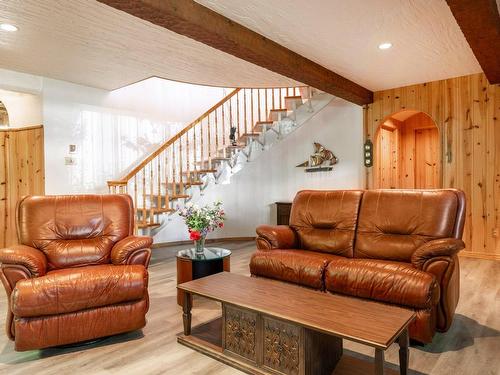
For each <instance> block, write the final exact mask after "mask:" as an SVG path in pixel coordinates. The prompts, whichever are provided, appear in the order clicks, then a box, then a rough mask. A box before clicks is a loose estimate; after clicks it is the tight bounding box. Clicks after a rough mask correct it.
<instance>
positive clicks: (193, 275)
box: [177, 247, 231, 306]
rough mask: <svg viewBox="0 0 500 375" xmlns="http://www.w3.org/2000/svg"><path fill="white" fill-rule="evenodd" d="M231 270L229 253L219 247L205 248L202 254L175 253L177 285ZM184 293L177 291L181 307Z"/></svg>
mask: <svg viewBox="0 0 500 375" xmlns="http://www.w3.org/2000/svg"><path fill="white" fill-rule="evenodd" d="M230 269H231V251H230V250H228V249H223V248H220V247H206V248H205V249H204V251H203V254H196V252H195V249H194V248H191V249H184V250H180V251H178V252H177V285H179V284H182V283H185V282H187V281H191V280H195V279H200V278H202V277H205V276H210V275H213V274H214V273H219V272H222V271H226V272H229V271H230ZM183 301H184V292H183V291H182V290H177V304H178V305H179V306H182V305H183Z"/></svg>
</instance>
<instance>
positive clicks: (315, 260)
mask: <svg viewBox="0 0 500 375" xmlns="http://www.w3.org/2000/svg"><path fill="white" fill-rule="evenodd" d="M464 220H465V196H464V193H463V192H461V191H459V190H454V189H442V190H367V191H301V192H299V193H298V194H297V196H296V197H295V200H294V202H293V205H292V212H291V217H290V225H289V226H287V225H283V226H269V225H263V226H259V227H258V228H257V234H258V237H257V247H258V249H259V250H258V251H257V252H256V253H254V254H253V256H252V258H251V261H250V271H251V274H252V275H254V276H261V277H268V278H273V279H278V280H283V281H287V282H292V283H297V284H300V285H303V286H307V287H311V288H315V289H319V290H324V291H327V292H329V293H337V294H344V295H349V296H354V297H360V298H366V299H371V300H375V301H380V302H384V303H390V304H395V305H399V306H403V307H407V308H411V309H414V310H415V311H416V313H417V318H416V320H415V321H414V323H413V324H412V325H411V326H410V337H411V338H413V339H415V340H417V341H420V342H423V343H428V342H431V341H432V337H433V336H434V333H435V332H436V330H437V331H441V332H444V331H447V330H448V329H449V327H450V325H451V322H452V320H453V315H454V312H455V308H456V306H457V303H458V298H459V279H460V277H459V264H458V257H457V255H456V254H457V253H458V252H459V251H460V250H461V249H463V248H464V247H465V244H464V243H463V241H462V239H461V238H462V233H463V228H464Z"/></svg>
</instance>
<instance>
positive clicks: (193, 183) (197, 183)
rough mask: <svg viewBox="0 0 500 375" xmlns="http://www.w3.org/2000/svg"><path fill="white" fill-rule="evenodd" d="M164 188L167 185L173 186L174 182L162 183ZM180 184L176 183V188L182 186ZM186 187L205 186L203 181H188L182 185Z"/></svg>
mask: <svg viewBox="0 0 500 375" xmlns="http://www.w3.org/2000/svg"><path fill="white" fill-rule="evenodd" d="M161 184H162V185H163V186H165V185H167V186H172V182H162V183H161ZM180 184H181V183H180V182H176V183H175V185H176V186H180ZM182 184H183V185H184V186H186V185H203V182H202V181H187V182H183V183H182Z"/></svg>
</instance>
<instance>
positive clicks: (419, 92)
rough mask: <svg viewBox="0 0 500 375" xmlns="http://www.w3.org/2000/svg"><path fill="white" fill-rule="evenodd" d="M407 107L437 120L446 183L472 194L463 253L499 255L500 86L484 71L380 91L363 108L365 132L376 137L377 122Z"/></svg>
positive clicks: (371, 184)
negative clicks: (486, 75)
mask: <svg viewBox="0 0 500 375" xmlns="http://www.w3.org/2000/svg"><path fill="white" fill-rule="evenodd" d="M405 109H409V110H416V111H422V112H424V113H426V114H428V115H429V116H430V117H431V118H432V120H433V121H434V122H435V123H436V124H437V127H438V130H439V138H440V144H441V160H442V161H441V163H442V166H441V171H440V175H441V177H440V178H441V184H442V186H443V187H452V188H458V189H462V190H463V191H464V192H465V194H466V196H467V219H466V224H465V231H464V240H465V242H466V244H467V248H466V250H465V251H462V252H461V254H462V255H464V256H472V257H478V258H485V259H500V85H490V84H489V83H488V81H487V79H486V77H485V75H484V74H482V73H481V74H474V75H469V76H464V77H457V78H450V79H446V80H442V81H435V82H430V83H424V84H419V85H412V86H407V87H400V88H396V89H391V90H384V91H378V92H376V93H375V95H374V102H373V103H372V104H369V105H367V106H365V109H364V133H365V137H366V138H370V139H372V141H374V136H375V134H376V131H377V128H378V126H379V125H380V124H381V123H383V122H384V120H385V119H386V118H388V117H389V116H390V115H392V114H394V113H397V112H400V111H402V110H405ZM374 144H375V142H374ZM376 162H377V160H376V159H374V166H373V167H372V168H367V169H366V173H367V175H366V177H367V178H366V184H367V188H373V187H374V176H373V173H374V170H375V169H376V168H377V166H376V165H375V164H376Z"/></svg>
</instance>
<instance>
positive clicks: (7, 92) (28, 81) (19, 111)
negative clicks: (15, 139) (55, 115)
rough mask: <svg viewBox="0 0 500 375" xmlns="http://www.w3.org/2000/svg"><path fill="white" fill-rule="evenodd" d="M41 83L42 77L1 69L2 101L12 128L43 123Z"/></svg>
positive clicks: (0, 94) (0, 97)
mask: <svg viewBox="0 0 500 375" xmlns="http://www.w3.org/2000/svg"><path fill="white" fill-rule="evenodd" d="M41 83H42V78H41V77H37V76H33V75H31V74H24V73H18V72H13V71H11V70H5V69H0V101H2V102H3V103H4V105H5V107H6V108H7V112H8V113H9V126H10V127H13V128H21V127H25V126H32V125H40V124H41V123H42V121H43V115H42V97H41V95H40V93H41Z"/></svg>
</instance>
